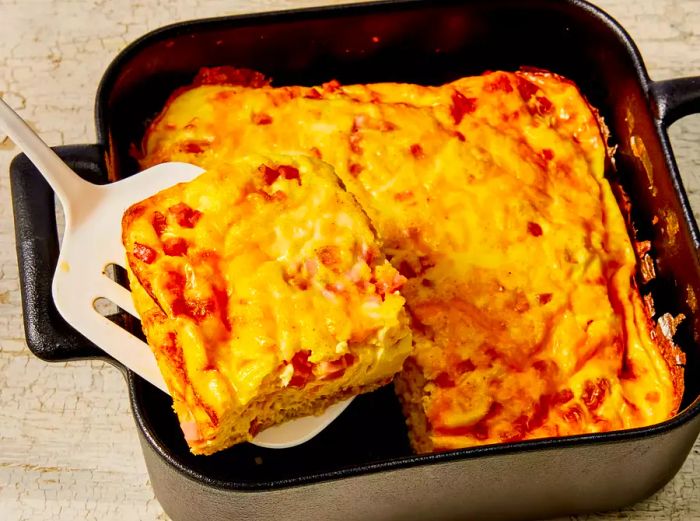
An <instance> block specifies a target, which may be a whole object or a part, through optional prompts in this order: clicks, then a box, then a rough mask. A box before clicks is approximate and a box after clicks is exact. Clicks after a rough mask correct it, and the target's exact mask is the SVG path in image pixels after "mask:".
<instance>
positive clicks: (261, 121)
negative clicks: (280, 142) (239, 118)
mask: <svg viewBox="0 0 700 521" xmlns="http://www.w3.org/2000/svg"><path fill="white" fill-rule="evenodd" d="M250 120H251V121H252V122H253V123H255V124H256V125H269V124H270V123H272V116H270V115H269V114H265V113H262V112H260V113H255V114H253V115H252V116H251V117H250Z"/></svg>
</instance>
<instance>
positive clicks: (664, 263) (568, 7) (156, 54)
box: [11, 0, 700, 521]
mask: <svg viewBox="0 0 700 521" xmlns="http://www.w3.org/2000/svg"><path fill="white" fill-rule="evenodd" d="M216 65H233V66H236V67H248V68H252V69H255V70H259V71H261V72H263V73H264V74H265V75H267V76H269V77H272V78H273V82H274V84H275V85H278V86H279V85H287V84H302V85H312V84H317V83H320V82H324V81H328V80H330V79H333V78H335V79H338V80H339V81H340V82H342V83H346V84H348V83H369V82H378V81H401V82H415V83H422V84H439V83H443V82H447V81H450V80H453V79H456V78H458V77H461V76H468V75H473V74H480V73H482V72H483V71H485V70H497V69H504V70H515V69H518V68H519V67H521V66H530V67H538V68H544V69H549V70H551V71H554V72H556V73H559V74H562V75H564V76H567V77H569V78H570V79H572V80H573V81H575V82H576V84H577V85H578V86H579V88H580V89H581V91H582V92H583V93H584V94H585V96H586V97H587V98H588V99H589V100H590V102H591V103H592V104H593V106H595V107H597V108H599V109H600V111H601V114H602V116H603V117H604V119H605V121H606V122H607V124H608V126H609V127H610V130H611V133H612V136H611V142H612V143H614V144H616V145H617V146H618V148H617V152H616V154H615V162H616V166H617V174H616V175H615V176H614V178H613V181H614V182H616V183H619V184H620V185H621V186H622V188H623V189H624V190H625V191H626V192H627V194H628V195H629V197H630V199H631V205H632V210H631V216H630V218H631V221H632V223H633V226H634V228H635V229H636V239H637V240H640V241H641V240H649V241H651V244H652V250H651V254H652V256H653V258H654V260H655V270H656V278H654V279H653V280H652V281H651V282H649V283H647V284H644V285H642V286H641V287H642V293H643V294H649V293H650V294H651V295H652V296H653V298H654V302H655V305H656V310H657V315H656V317H658V316H661V315H662V314H664V313H670V314H671V315H672V316H677V315H678V314H681V313H682V314H683V315H685V317H686V318H685V320H683V321H682V322H681V324H680V326H679V327H678V330H677V332H676V335H675V337H674V338H675V340H676V343H677V344H678V345H679V346H680V347H681V348H682V349H683V350H684V352H685V353H686V359H687V360H686V366H685V393H684V396H683V401H682V404H681V410H680V412H679V413H678V414H677V415H676V416H675V417H674V418H672V419H671V420H668V421H666V422H664V423H662V424H659V425H654V426H651V427H647V428H642V429H634V430H628V431H618V432H609V433H603V434H592V435H581V436H574V437H567V438H551V439H541V440H533V441H525V442H518V443H510V444H497V445H490V446H484V447H477V448H470V449H463V450H458V451H451V452H444V453H436V454H430V455H420V456H416V455H414V454H412V453H411V450H410V447H409V444H408V440H407V435H406V428H405V425H404V419H403V416H402V414H401V410H400V407H399V404H398V401H397V399H396V398H395V396H394V394H393V390H392V389H391V388H390V387H386V388H383V389H381V390H379V391H376V392H374V393H371V394H368V395H363V396H360V397H358V398H357V399H356V400H354V402H353V403H352V405H351V406H350V408H349V409H348V410H347V411H346V412H345V413H344V414H343V415H341V417H340V418H339V419H338V420H336V421H335V422H334V423H333V424H332V425H331V426H330V427H329V428H328V429H327V430H325V431H324V432H323V433H322V434H320V435H319V436H317V437H316V438H314V439H313V440H312V441H310V442H308V443H306V444H304V445H301V446H299V447H295V448H292V449H285V450H277V451H276V450H269V449H262V448H260V447H255V446H252V445H249V444H244V445H240V446H237V447H234V448H232V449H229V450H226V451H223V452H221V453H217V454H215V455H213V456H207V457H201V456H199V457H197V456H193V455H191V454H190V453H189V451H188V449H187V446H186V444H185V442H184V440H183V439H182V435H181V433H180V429H179V426H178V424H177V420H176V418H175V416H174V414H173V413H172V411H171V406H170V398H169V397H167V396H165V395H164V394H163V393H161V392H160V391H158V390H156V389H155V388H153V387H151V386H150V385H149V384H147V383H145V382H144V381H142V380H141V379H140V378H138V377H137V376H135V375H134V374H133V373H131V372H129V371H127V370H124V374H125V376H126V379H127V382H128V387H129V393H130V398H131V405H132V410H133V414H134V418H135V421H136V424H137V427H138V432H139V436H140V441H141V445H142V448H143V452H144V456H145V460H146V463H147V467H148V472H149V475H150V478H151V482H152V485H153V487H154V490H155V493H156V496H157V498H158V499H159V501H160V502H161V504H162V506H163V508H164V509H165V511H166V512H167V513H168V514H169V515H170V516H171V517H172V518H173V519H174V520H186V519H187V520H200V519H201V520H207V521H214V520H224V519H227V520H228V519H249V518H250V519H259V520H265V519H280V518H284V519H286V520H302V519H304V520H305V519H328V520H341V519H342V520H346V519H358V520H369V519H381V520H388V519H402V520H404V519H494V520H496V519H536V518H543V517H550V516H557V515H564V514H571V513H580V512H590V511H599V510H608V509H614V508H619V507H621V506H624V505H627V504H630V503H633V502H635V501H638V500H640V499H642V498H644V497H647V496H648V495H650V494H651V493H653V492H654V491H656V490H658V489H659V488H660V487H662V486H663V485H664V484H665V483H666V482H668V481H669V480H670V479H671V478H672V477H673V476H674V475H675V473H676V472H677V471H678V469H679V468H680V466H681V465H682V463H683V461H684V460H685V458H686V456H687V454H688V453H689V451H690V449H691V448H692V445H693V443H694V441H695V439H696V438H697V436H698V433H699V432H700V417H699V415H698V413H699V412H700V350H699V344H700V337H698V334H700V313H698V309H697V307H698V304H697V295H699V293H698V292H700V265H699V263H698V256H697V253H696V252H697V251H698V247H700V242H699V237H700V236H699V234H698V228H697V225H696V223H695V221H694V219H693V217H692V212H691V210H690V206H689V204H688V201H687V198H686V195H685V193H684V191H683V187H682V183H681V179H680V176H679V174H678V170H677V167H676V164H675V161H674V159H673V154H672V151H671V149H670V145H669V141H668V136H667V133H666V128H667V127H668V125H670V124H671V123H672V122H673V121H675V120H676V119H678V118H679V117H681V116H683V115H686V114H689V113H691V112H693V111H700V78H684V79H677V80H669V81H664V82H653V81H651V80H650V79H649V77H648V75H647V73H646V71H645V69H644V65H643V62H642V59H641V57H640V55H639V52H638V51H637V49H636V47H635V46H634V43H633V42H632V41H631V39H630V38H629V36H628V35H627V34H626V33H625V32H624V30H623V29H622V28H621V27H620V26H619V25H617V23H616V22H615V21H614V20H612V19H611V18H609V17H608V16H607V15H606V14H604V13H603V12H601V11H600V10H598V9H597V8H595V7H593V6H591V5H590V4H587V3H585V2H581V1H577V0H534V1H529V2H522V1H516V0H511V1H508V0H497V1H487V0H481V1H478V0H473V1H467V0H462V1H436V2H421V1H416V0H401V1H397V2H375V3H370V4H354V5H349V6H334V7H326V8H316V9H304V10H296V11H285V12H279V13H264V14H254V15H246V16H234V17H227V18H218V19H210V20H200V21H192V22H185V23H180V24H176V25H173V26H169V27H165V28H163V29H160V30H157V31H154V32H152V33H149V34H148V35H146V36H144V37H143V38H141V39H139V40H137V41H135V42H134V43H132V44H131V45H130V46H129V47H127V48H126V49H125V50H124V51H123V52H122V53H121V54H120V55H119V56H118V57H117V58H116V59H115V60H114V61H113V62H112V64H111V65H110V67H109V68H108V69H107V71H106V72H105V75H104V77H103V80H102V82H101V84H100V87H99V90H98V93H97V101H96V108H95V116H96V125H97V134H98V143H97V144H96V145H73V146H66V147H58V148H57V151H58V152H59V155H61V156H62V157H63V158H64V159H65V160H66V161H67V162H68V163H69V165H71V166H72V167H73V168H74V169H75V170H76V171H77V172H78V173H79V174H80V175H82V176H83V177H85V178H86V179H88V180H91V181H93V182H109V181H113V180H116V179H119V178H123V177H126V176H128V175H131V174H133V173H135V172H136V171H137V165H136V163H135V161H134V160H133V159H132V157H131V156H130V154H129V150H130V148H131V147H132V146H133V144H134V143H138V142H139V140H140V139H141V137H142V136H143V133H144V131H145V128H146V126H147V125H148V123H149V122H150V121H151V120H152V118H153V117H155V115H156V114H157V113H158V112H159V111H160V109H161V108H162V107H163V105H164V103H165V101H166V99H167V98H168V96H169V95H170V94H171V93H172V92H173V91H174V90H175V89H176V88H178V87H180V86H182V85H186V84H187V83H189V82H190V81H191V79H192V78H193V77H194V75H195V74H196V72H197V71H198V69H199V68H200V67H203V66H216ZM11 186H12V195H13V203H14V215H15V229H16V235H17V252H18V261H19V266H20V279H21V287H22V304H23V310H24V320H25V331H26V336H27V342H28V345H29V347H30V349H31V350H32V351H33V352H34V353H35V354H36V355H37V356H38V357H40V358H42V359H45V360H51V361H58V360H71V359H80V358H102V359H105V355H104V353H102V352H101V351H100V350H99V349H98V348H97V347H96V346H94V345H92V344H91V343H90V342H88V341H87V340H85V339H84V338H83V337H82V336H80V335H79V334H78V333H76V332H75V331H74V330H73V329H72V328H71V327H70V326H68V325H67V324H66V323H65V322H64V321H63V319H62V318H61V317H60V315H59V314H58V312H57V311H56V309H55V307H54V305H53V300H52V298H51V280H52V276H53V271H54V269H55V265H56V258H57V255H58V234H57V231H56V216H55V208H54V197H53V193H52V192H51V190H50V188H49V187H48V185H47V184H46V183H45V182H44V180H43V178H42V177H41V176H40V175H39V174H38V172H37V171H36V170H35V169H34V167H33V166H32V165H31V164H30V163H29V162H28V160H27V159H26V157H24V156H23V155H20V156H18V157H17V158H16V159H15V161H14V162H13V164H12V166H11ZM640 282H641V279H640ZM113 318H114V319H115V320H120V321H128V317H126V316H123V315H117V316H115V317H113ZM127 326H130V327H132V328H134V327H137V326H136V325H134V324H127ZM109 361H112V360H109ZM112 362H113V361H112ZM113 363H114V362H113ZM121 369H123V368H121Z"/></svg>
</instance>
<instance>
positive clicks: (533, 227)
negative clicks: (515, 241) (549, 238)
mask: <svg viewBox="0 0 700 521" xmlns="http://www.w3.org/2000/svg"><path fill="white" fill-rule="evenodd" d="M527 231H528V232H530V235H532V236H533V237H539V236H540V235H542V226H540V225H539V224H537V223H533V222H529V223H527Z"/></svg>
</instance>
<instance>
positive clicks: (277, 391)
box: [122, 156, 411, 454]
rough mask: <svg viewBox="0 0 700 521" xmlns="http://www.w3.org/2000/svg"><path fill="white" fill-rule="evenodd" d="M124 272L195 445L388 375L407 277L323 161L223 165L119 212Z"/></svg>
mask: <svg viewBox="0 0 700 521" xmlns="http://www.w3.org/2000/svg"><path fill="white" fill-rule="evenodd" d="M122 224H123V242H124V245H125V247H126V250H127V257H128V266H129V280H130V283H131V291H132V294H133V298H134V302H135V304H136V309H137V310H138V312H139V314H140V316H141V319H142V325H143V330H144V332H145V334H146V337H147V339H148V343H149V345H150V346H151V347H152V348H153V351H154V353H155V355H156V358H157V361H158V364H159V367H160V369H161V372H162V373H163V375H164V378H165V381H166V383H167V385H168V389H169V391H170V393H171V395H172V397H173V402H174V409H175V412H176V413H177V416H178V418H179V420H180V424H181V426H182V430H183V431H184V433H185V438H186V439H187V443H188V444H189V446H190V449H191V450H192V452H193V453H195V454H211V453H213V452H215V451H218V450H221V449H224V448H227V447H229V446H231V445H233V444H235V443H239V442H242V441H246V440H250V439H252V437H254V435H255V434H256V433H257V432H258V431H260V430H262V429H264V428H266V427H268V426H270V425H274V424H278V423H281V422H283V421H285V420H288V419H291V418H294V417H298V416H304V415H309V414H316V413H319V412H321V411H322V410H323V409H325V407H327V406H328V405H330V404H332V403H334V402H336V401H339V400H341V399H344V398H347V397H348V396H351V395H355V394H358V393H363V392H367V391H371V390H373V389H375V388H377V387H379V386H381V385H385V384H387V383H388V382H390V381H391V379H392V378H393V377H394V375H395V373H397V372H398V371H399V370H400V369H401V367H402V365H403V363H404V360H405V359H406V357H407V356H408V355H409V354H410V352H411V334H410V330H409V328H408V316H407V314H406V312H405V310H404V298H403V297H402V296H401V295H400V294H399V292H398V289H399V288H400V287H401V285H402V284H403V283H404V282H405V278H404V277H403V276H401V275H400V274H399V273H398V271H397V270H396V269H395V268H394V267H393V266H392V265H391V264H389V262H388V261H387V260H386V258H385V257H384V254H383V253H382V249H381V244H380V242H379V240H378V239H377V236H376V234H375V232H374V229H373V228H372V226H371V224H370V222H369V219H368V218H367V215H366V214H365V213H364V212H363V210H362V209H361V208H360V206H359V205H358V204H357V202H356V201H355V199H354V197H353V196H352V195H351V194H349V193H348V192H346V191H345V190H344V189H343V188H342V185H341V184H340V183H339V181H338V178H337V177H336V176H335V174H334V173H333V169H332V168H331V167H330V166H329V165H327V164H325V163H323V162H321V161H319V160H317V159H313V158H305V157H302V156H293V157H285V156H274V157H273V156H265V157H262V156H248V157H246V158H239V159H237V160H235V161H220V162H217V164H216V165H215V166H213V165H212V166H210V167H208V170H207V171H206V172H205V173H204V174H202V175H201V176H199V177H198V178H196V179H195V180H193V181H191V182H189V183H183V184H179V185H176V186H174V187H172V188H169V189H167V190H165V191H163V192H160V193H158V194H157V195H155V196H153V197H150V198H148V199H146V200H145V201H142V202H140V203H137V204H136V205H134V206H132V207H131V208H129V209H128V210H127V212H126V213H125V215H124V219H123V223H122Z"/></svg>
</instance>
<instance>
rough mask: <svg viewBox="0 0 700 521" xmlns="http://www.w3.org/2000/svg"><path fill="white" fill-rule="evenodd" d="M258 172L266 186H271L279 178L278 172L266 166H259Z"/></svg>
mask: <svg viewBox="0 0 700 521" xmlns="http://www.w3.org/2000/svg"><path fill="white" fill-rule="evenodd" d="M258 171H259V172H260V173H261V174H262V176H263V181H265V184H267V185H271V184H272V183H274V182H275V181H277V178H278V177H279V176H280V172H279V170H276V169H274V168H270V167H269V166H267V165H260V166H259V167H258Z"/></svg>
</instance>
